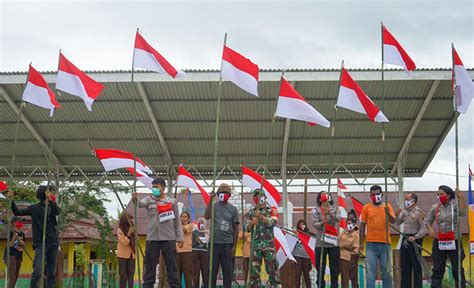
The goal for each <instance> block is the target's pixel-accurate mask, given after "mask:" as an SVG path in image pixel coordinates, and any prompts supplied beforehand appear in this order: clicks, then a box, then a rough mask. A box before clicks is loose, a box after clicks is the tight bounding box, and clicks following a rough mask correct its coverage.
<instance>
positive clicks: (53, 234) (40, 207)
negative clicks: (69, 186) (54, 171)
mask: <svg viewBox="0 0 474 288" xmlns="http://www.w3.org/2000/svg"><path fill="white" fill-rule="evenodd" d="M55 191H56V189H55V188H54V187H53V186H51V185H49V186H45V185H41V186H39V187H38V189H37V190H36V198H37V199H38V200H39V202H38V203H36V204H33V205H30V206H28V207H26V208H17V206H16V204H15V201H12V206H11V209H12V211H13V214H14V215H16V216H26V215H28V216H31V221H32V228H33V249H34V250H35V256H34V259H33V273H31V280H30V287H32V288H33V287H34V288H36V287H37V286H38V283H39V281H40V279H41V275H42V274H43V275H45V277H46V281H45V283H46V284H45V286H44V287H46V288H53V287H54V283H55V281H56V256H57V254H58V247H59V238H58V230H57V222H56V216H58V215H59V211H60V210H59V206H58V204H57V203H56V195H54V192H55ZM7 195H8V197H10V198H12V197H13V196H14V192H13V191H11V190H10V191H8V194H7ZM45 207H47V215H46V227H45V231H46V234H45V237H44V239H45V250H44V259H45V263H44V268H45V270H44V271H42V268H43V263H42V259H41V258H42V255H43V246H42V244H43V228H44V225H43V223H44V222H43V221H44V216H45V215H44V212H45Z"/></svg>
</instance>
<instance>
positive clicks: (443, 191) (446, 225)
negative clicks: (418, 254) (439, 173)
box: [425, 185, 467, 288]
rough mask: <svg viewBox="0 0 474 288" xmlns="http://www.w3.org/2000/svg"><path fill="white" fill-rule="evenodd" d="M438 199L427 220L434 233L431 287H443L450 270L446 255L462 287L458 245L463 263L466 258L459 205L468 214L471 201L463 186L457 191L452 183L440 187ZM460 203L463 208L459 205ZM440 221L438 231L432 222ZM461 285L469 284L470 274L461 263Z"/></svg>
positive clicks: (437, 222)
mask: <svg viewBox="0 0 474 288" xmlns="http://www.w3.org/2000/svg"><path fill="white" fill-rule="evenodd" d="M438 200H439V202H438V203H435V204H433V206H432V207H431V210H430V213H429V214H428V217H427V218H426V220H425V224H426V226H427V229H428V231H429V234H430V236H431V237H433V238H434V241H433V247H432V258H433V274H432V275H431V287H434V288H438V287H442V282H443V276H444V272H445V270H446V259H447V258H449V262H451V267H452V270H451V272H452V274H453V278H454V282H455V284H456V287H459V279H458V269H459V267H458V259H459V257H458V252H459V250H458V249H461V264H462V261H463V260H464V258H465V256H466V255H465V254H464V249H463V247H462V239H459V238H458V233H457V229H458V225H457V223H458V209H459V208H460V209H459V216H460V217H464V216H466V215H467V205H466V200H465V199H464V195H463V194H462V192H461V191H460V190H459V189H456V193H455V192H454V191H453V189H451V188H450V187H449V186H446V185H442V186H439V188H438ZM458 206H459V208H458ZM435 222H436V226H437V227H438V228H437V233H435V231H434V230H433V227H432V225H433V224H434V223H435ZM461 287H466V276H465V275H464V268H463V267H462V265H461Z"/></svg>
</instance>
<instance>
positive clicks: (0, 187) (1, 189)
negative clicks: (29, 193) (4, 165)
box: [0, 181, 8, 192]
mask: <svg viewBox="0 0 474 288" xmlns="http://www.w3.org/2000/svg"><path fill="white" fill-rule="evenodd" d="M7 190H8V186H7V183H5V182H3V181H0V192H4V191H7Z"/></svg>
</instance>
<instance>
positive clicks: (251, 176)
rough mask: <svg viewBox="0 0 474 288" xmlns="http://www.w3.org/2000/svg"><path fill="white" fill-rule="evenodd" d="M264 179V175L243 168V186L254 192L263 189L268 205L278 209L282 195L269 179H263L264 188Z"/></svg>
mask: <svg viewBox="0 0 474 288" xmlns="http://www.w3.org/2000/svg"><path fill="white" fill-rule="evenodd" d="M262 178H263V177H262V175H260V174H258V173H257V172H255V171H253V170H252V169H249V168H247V167H242V185H244V186H247V187H249V188H251V189H252V190H253V189H260V188H262V189H263V191H265V196H266V197H267V202H268V204H270V206H273V207H278V204H279V203H280V201H281V195H280V193H279V192H278V190H277V189H276V188H275V186H273V185H272V184H271V183H270V182H268V181H267V179H263V186H262Z"/></svg>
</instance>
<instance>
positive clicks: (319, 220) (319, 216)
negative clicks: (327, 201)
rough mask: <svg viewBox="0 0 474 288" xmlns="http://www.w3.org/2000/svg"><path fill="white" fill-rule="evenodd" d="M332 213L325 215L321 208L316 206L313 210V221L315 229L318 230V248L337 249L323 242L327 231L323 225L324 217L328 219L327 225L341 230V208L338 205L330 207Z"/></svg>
mask: <svg viewBox="0 0 474 288" xmlns="http://www.w3.org/2000/svg"><path fill="white" fill-rule="evenodd" d="M329 211H330V213H323V211H322V208H321V207H320V206H316V207H315V208H314V209H313V213H312V219H313V227H314V228H316V247H335V246H334V245H332V244H329V243H326V242H324V240H323V235H324V231H325V225H324V223H323V219H324V217H326V218H327V220H328V222H327V224H329V225H331V226H333V227H335V228H336V230H337V231H338V230H339V222H340V221H341V212H340V211H339V207H337V204H335V205H332V206H329Z"/></svg>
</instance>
